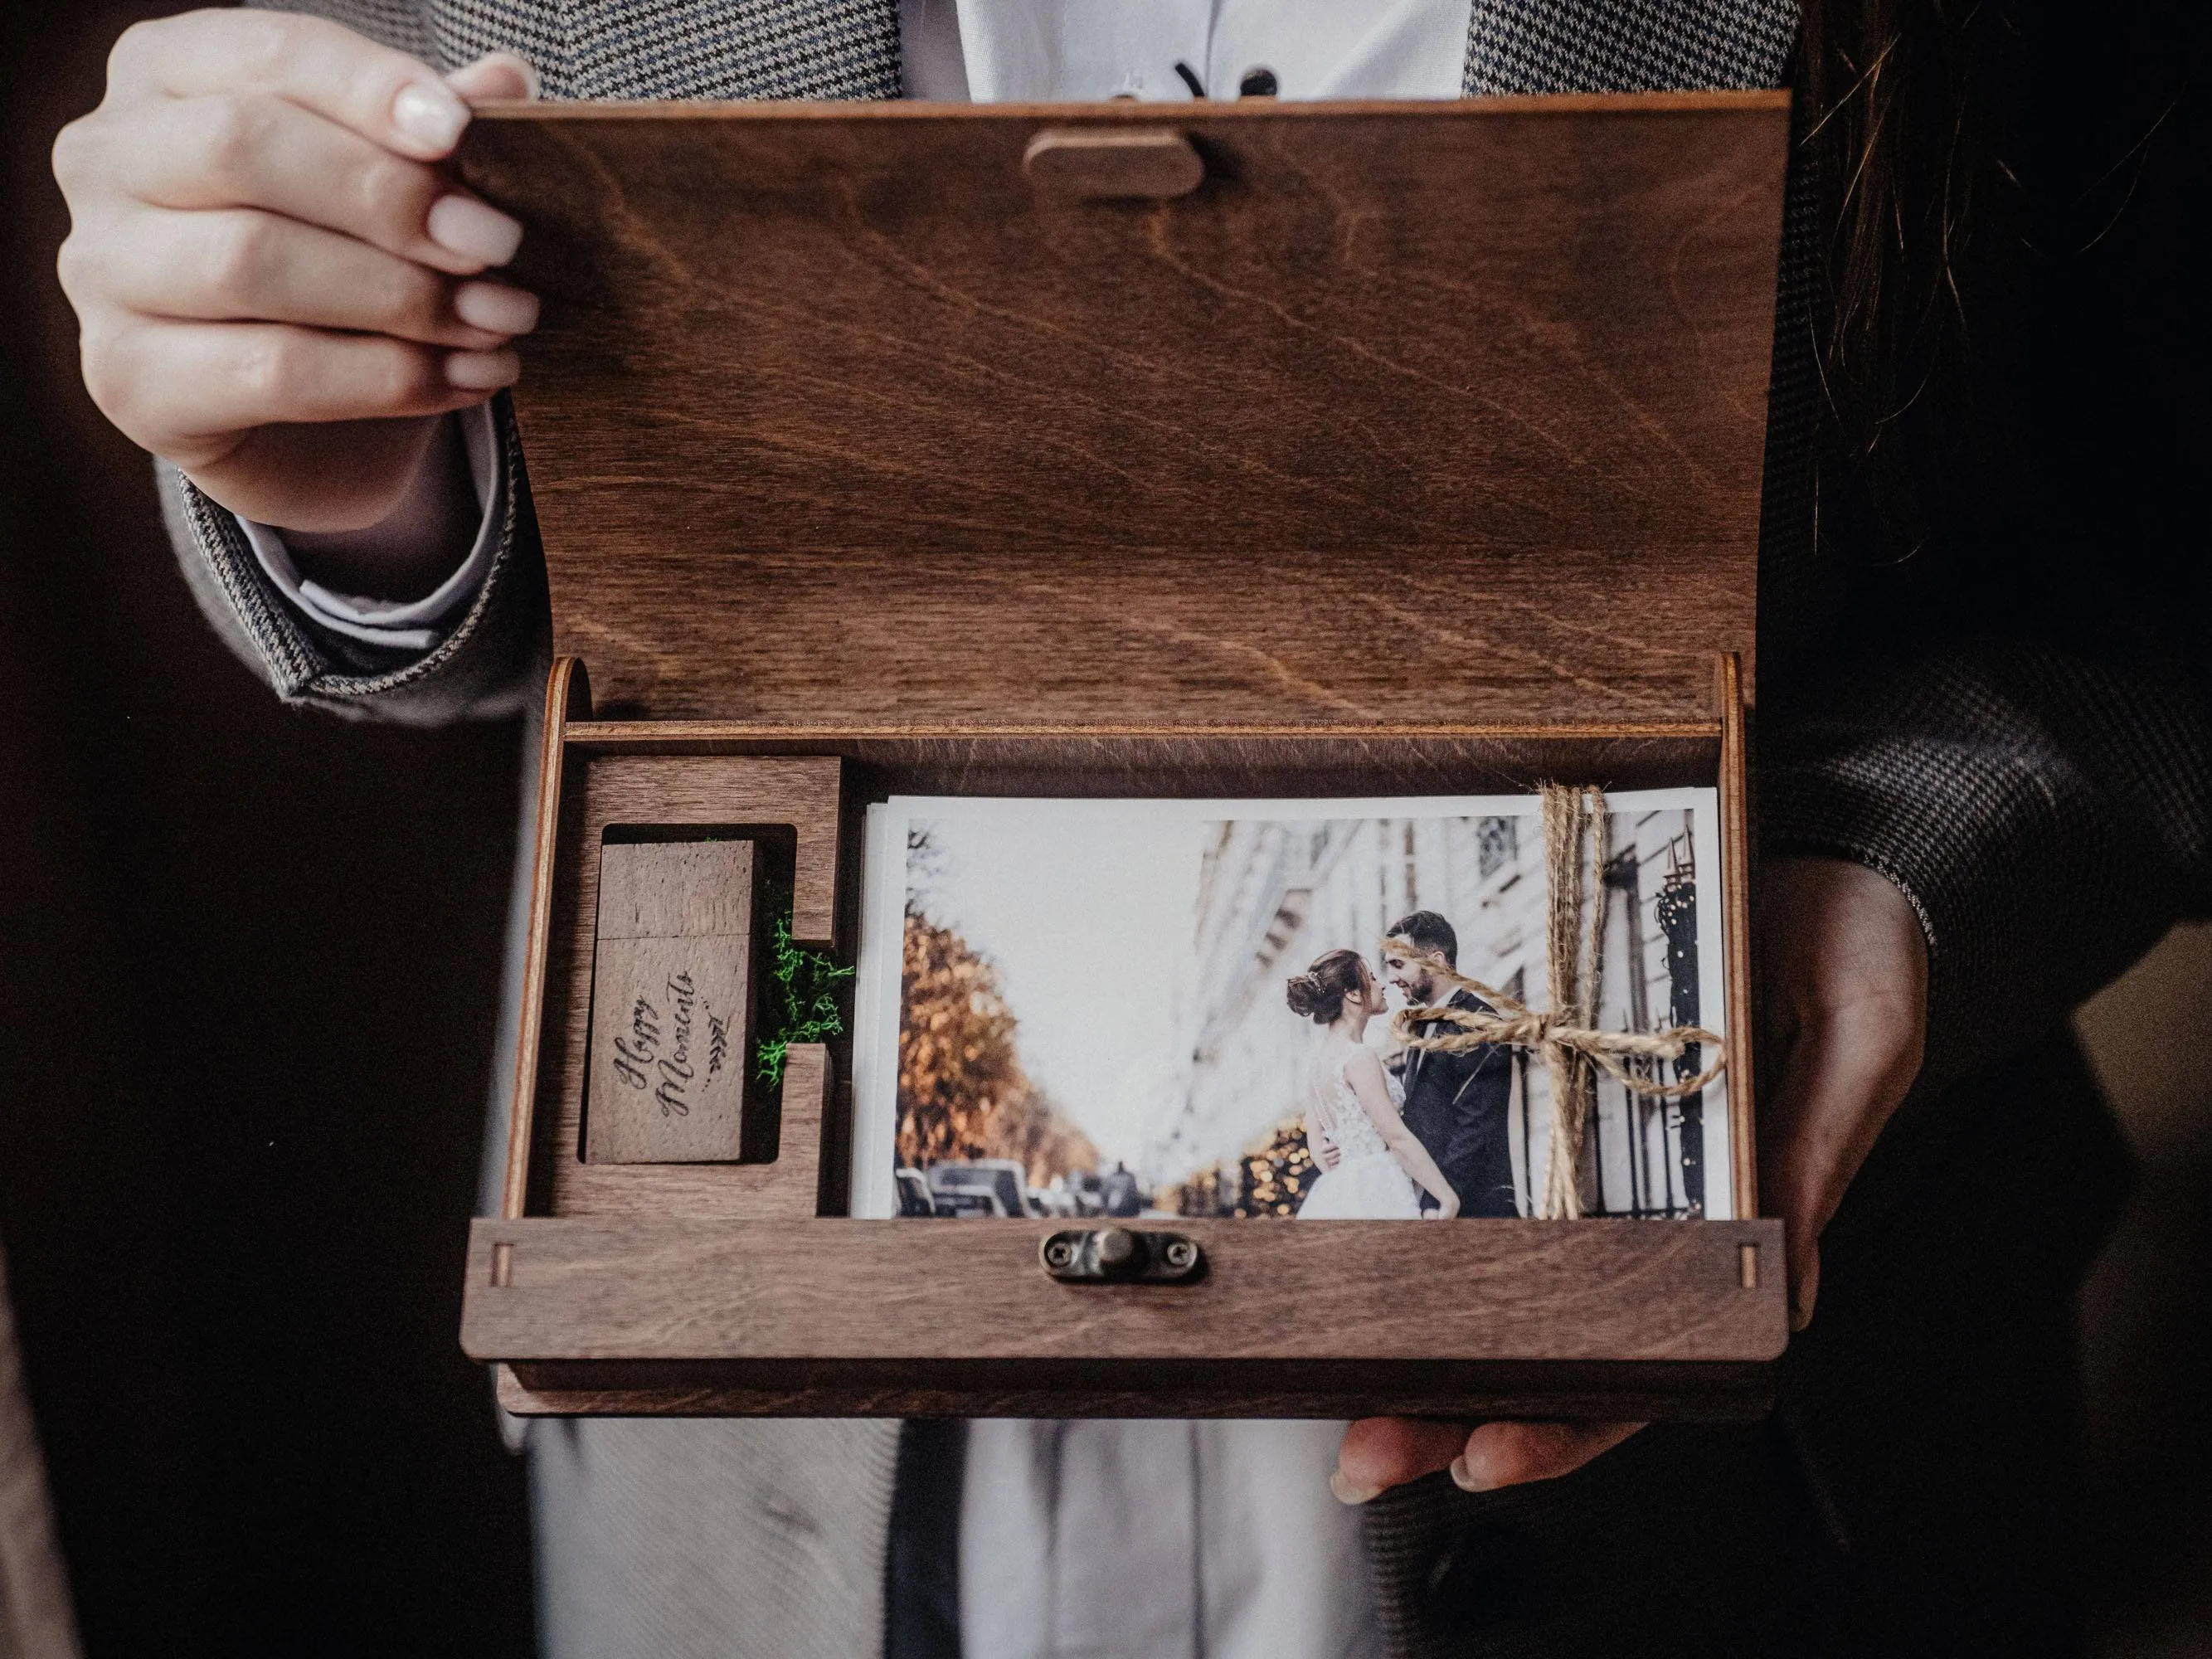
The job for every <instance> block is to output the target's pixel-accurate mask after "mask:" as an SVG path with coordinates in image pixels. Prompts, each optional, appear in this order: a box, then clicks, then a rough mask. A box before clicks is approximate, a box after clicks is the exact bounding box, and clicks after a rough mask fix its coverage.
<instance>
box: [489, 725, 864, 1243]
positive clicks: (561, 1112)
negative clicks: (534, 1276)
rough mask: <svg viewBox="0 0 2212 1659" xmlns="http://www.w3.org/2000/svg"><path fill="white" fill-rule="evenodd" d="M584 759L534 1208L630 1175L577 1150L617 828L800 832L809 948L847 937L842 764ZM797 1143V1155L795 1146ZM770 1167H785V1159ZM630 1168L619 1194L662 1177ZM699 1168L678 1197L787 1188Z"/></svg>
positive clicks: (799, 888)
mask: <svg viewBox="0 0 2212 1659" xmlns="http://www.w3.org/2000/svg"><path fill="white" fill-rule="evenodd" d="M576 759H577V760H578V762H580V763H577V764H571V765H568V766H567V767H565V768H564V770H563V775H562V786H561V787H562V802H561V806H560V811H559V817H558V823H557V827H556V829H555V831H554V832H553V834H552V836H551V838H550V839H551V842H552V844H553V845H554V847H555V849H556V850H555V854H554V858H553V860H552V864H553V869H554V872H555V873H554V876H553V877H552V878H551V892H550V897H549V904H548V908H547V911H546V914H545V919H544V928H545V939H546V945H545V948H544V969H543V971H542V974H541V975H540V982H539V984H538V987H537V1000H536V1003H535V1006H536V1008H537V1009H538V1025H539V1029H540V1030H542V1032H543V1033H544V1036H543V1038H542V1040H540V1041H538V1042H537V1043H536V1044H535V1047H534V1049H533V1053H534V1056H535V1060H536V1066H535V1069H534V1072H533V1076H534V1079H535V1085H536V1086H535V1088H534V1090H533V1091H532V1095H531V1098H530V1101H529V1102H528V1103H518V1107H517V1111H516V1115H515V1116H514V1117H513V1125H514V1127H515V1129H516V1130H517V1131H518V1132H519V1131H520V1130H522V1129H524V1128H527V1129H528V1131H529V1133H530V1139H529V1142H528V1146H529V1154H528V1163H527V1164H526V1186H525V1189H524V1194H523V1199H522V1203H521V1206H520V1212H523V1213H536V1214H544V1213H549V1212H550V1213H578V1214H580V1213H586V1212H589V1211H591V1210H592V1208H593V1207H594V1206H599V1205H604V1204H605V1203H606V1202H608V1201H609V1200H607V1199H606V1198H605V1193H606V1191H607V1190H608V1187H607V1183H608V1182H610V1181H613V1180H616V1178H617V1176H618V1175H620V1174H621V1173H622V1170H621V1166H614V1165H603V1164H591V1163H586V1162H585V1161H583V1159H582V1158H580V1155H579V1154H580V1148H581V1147H582V1146H583V1145H584V1117H585V1098H584V1097H585V1077H586V1065H587V1058H588V1054H589V1051H590V1038H591V1014H592V994H591V993H592V962H593V956H594V948H595V945H596V925H595V924H596V918H597V916H598V914H599V862H600V861H599V856H598V854H599V848H601V846H602V845H603V843H604V841H605V835H606V832H607V831H608V829H611V828H615V827H617V826H634V827H636V828H639V829H649V830H652V831H654V832H656V833H665V832H666V831H667V830H669V829H671V828H678V827H681V826H686V825H713V826H720V827H723V828H731V829H738V828H755V827H760V826H767V825H779V826H789V827H790V828H791V829H792V830H793V834H794V836H795V842H794V845H793V890H794V897H793V913H792V930H793V933H794V934H795V935H796V936H797V937H799V939H805V940H809V941H824V942H826V941H829V940H831V939H834V937H835V934H836V897H837V868H838V855H839V847H838V834H839V825H840V802H841V798H842V763H841V762H840V761H838V760H837V759H836V758H835V757H820V756H816V757H792V756H739V755H643V754H629V755H611V754H600V755H591V754H585V755H581V756H580V757H576ZM542 830H543V825H541V831H542ZM797 1052H798V1051H797V1050H794V1051H793V1053H794V1054H796V1053H797ZM748 1063H749V1062H748ZM798 1079H799V1073H798V1072H797V1071H796V1070H793V1072H792V1073H790V1074H789V1075H788V1076H787V1079H786V1085H785V1089H786V1095H787V1100H786V1105H785V1125H786V1132H787V1134H788V1131H789V1127H790V1116H789V1113H790V1103H789V1100H788V1095H789V1091H790V1090H791V1088H792V1087H793V1085H795V1084H796V1083H797V1081H798ZM816 1086H817V1088H818V1087H819V1086H820V1085H818V1084H817V1085H816ZM819 1138H820V1137H819V1130H818V1127H817V1129H816V1130H815V1131H813V1132H812V1133H811V1134H810V1136H809V1137H808V1139H809V1143H810V1151H809V1157H810V1158H818V1155H819V1147H818V1142H819ZM785 1145H786V1147H787V1152H786V1153H785V1155H784V1156H788V1146H789V1143H788V1140H787V1141H786V1142H785ZM767 1167H768V1168H771V1169H773V1168H781V1167H782V1158H779V1160H778V1163H777V1164H775V1165H773V1166H767ZM813 1167H814V1166H813V1165H812V1164H810V1165H809V1170H810V1172H809V1173H808V1174H807V1175H806V1176H805V1177H804V1178H803V1179H802V1178H801V1177H800V1176H796V1175H793V1176H788V1177H785V1176H775V1175H770V1174H768V1173H765V1171H764V1170H762V1169H757V1168H755V1166H750V1165H723V1164H714V1165H699V1166H696V1168H694V1169H691V1170H690V1171H689V1172H688V1173H689V1175H690V1177H692V1179H691V1182H690V1184H689V1185H680V1188H671V1190H678V1189H680V1190H683V1191H686V1192H707V1191H716V1190H726V1191H728V1192H730V1193H731V1194H736V1195H738V1201H739V1202H742V1201H744V1200H743V1197H742V1195H743V1194H748V1193H750V1192H752V1191H754V1190H756V1189H757V1188H761V1187H763V1184H766V1185H777V1184H778V1183H780V1182H783V1181H785V1180H786V1179H788V1181H789V1182H790V1183H791V1184H792V1188H793V1192H794V1193H796V1192H797V1191H798V1190H799V1188H800V1187H801V1186H803V1187H804V1189H805V1201H804V1206H803V1208H802V1209H801V1211H800V1212H801V1213H804V1214H806V1215H811V1214H813V1213H814V1209H815V1176H814V1175H813V1174H812V1173H811V1170H812V1169H813ZM630 1173H631V1174H633V1175H634V1176H635V1177H636V1179H635V1180H633V1181H631V1182H627V1183H623V1182H617V1188H616V1190H618V1191H623V1192H641V1191H644V1190H646V1189H645V1188H642V1187H641V1186H639V1185H638V1184H637V1182H640V1181H645V1180H647V1179H649V1178H650V1172H649V1171H647V1170H643V1169H640V1170H635V1171H631V1172H630ZM659 1174H660V1175H661V1176H664V1177H665V1178H666V1179H668V1180H671V1181H673V1180H675V1179H676V1178H677V1177H678V1176H683V1175H684V1174H686V1171H685V1170H682V1169H679V1168H676V1167H670V1168H668V1169H665V1170H660V1171H659ZM647 1201H648V1202H651V1201H657V1200H647ZM792 1201H793V1203H797V1202H798V1201H799V1200H797V1199H796V1198H794V1199H793V1200H792ZM617 1207H619V1205H618V1204H617Z"/></svg>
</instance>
